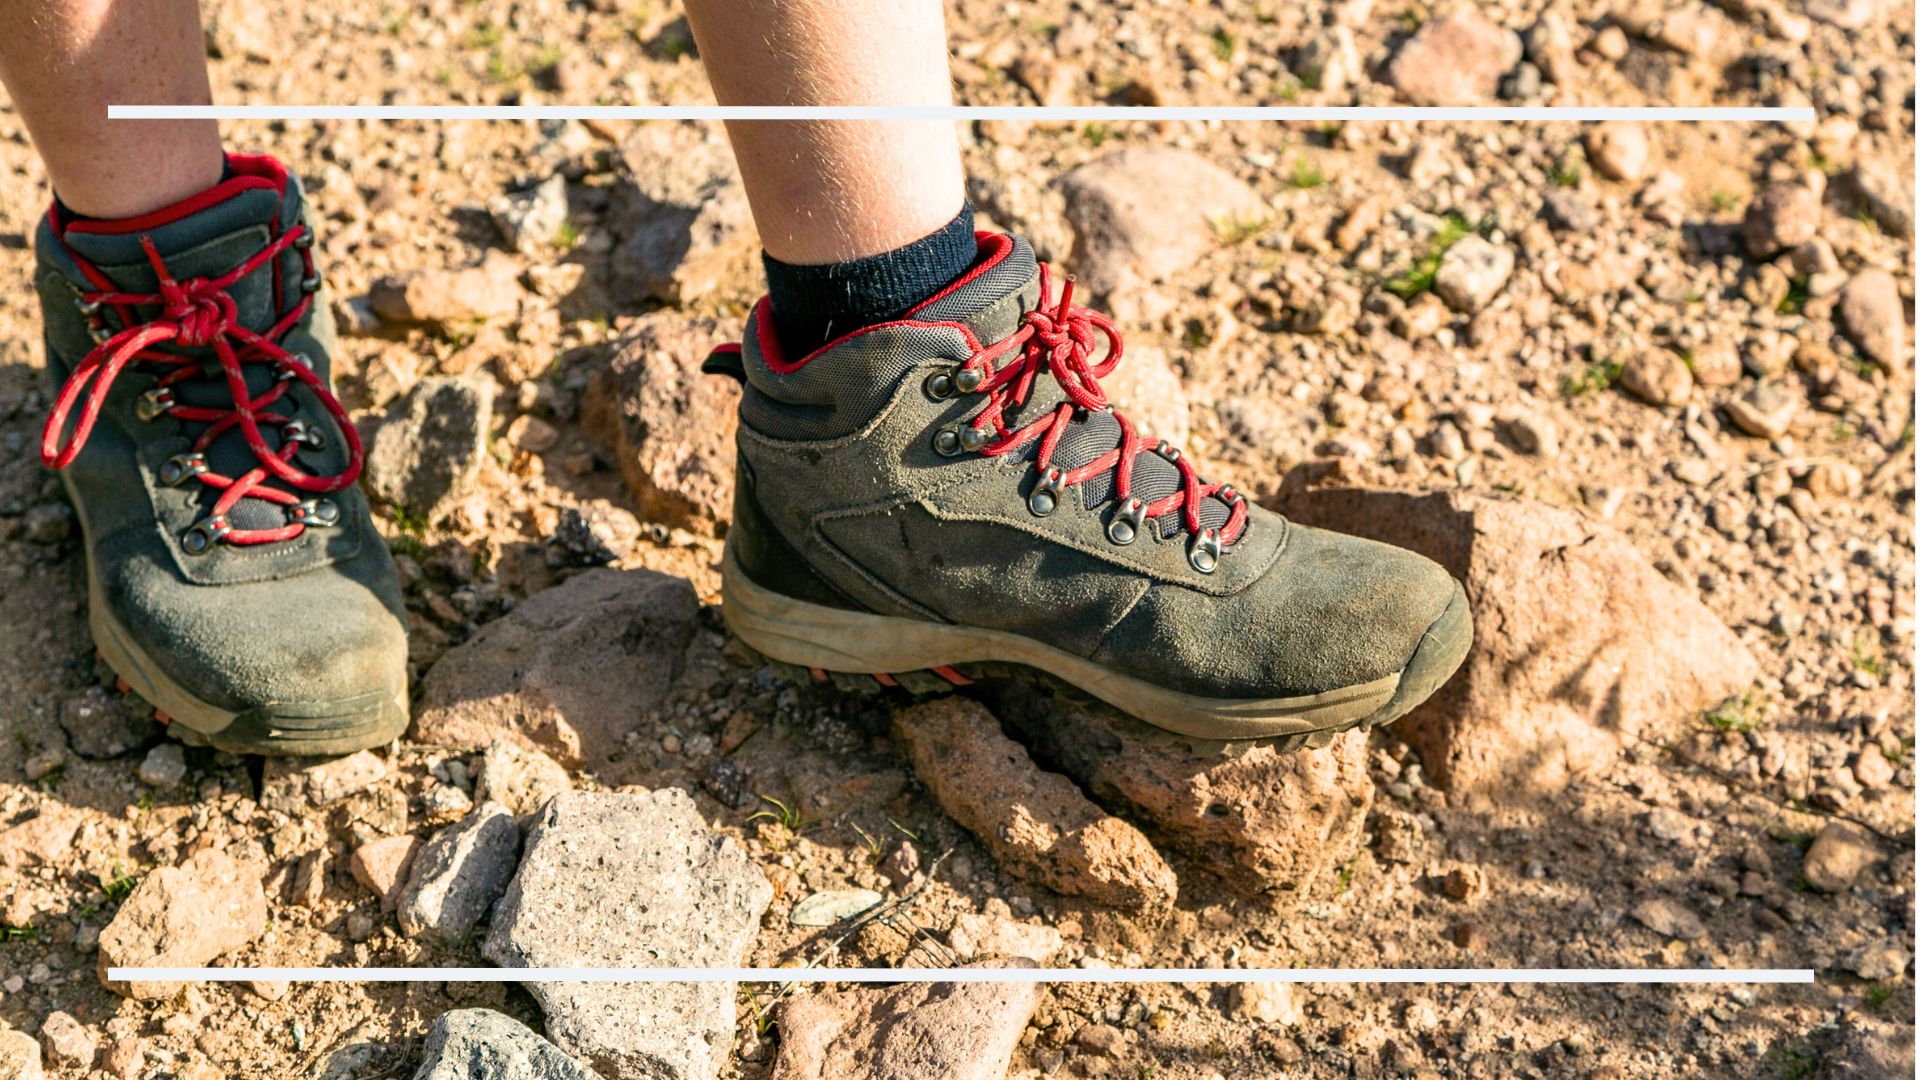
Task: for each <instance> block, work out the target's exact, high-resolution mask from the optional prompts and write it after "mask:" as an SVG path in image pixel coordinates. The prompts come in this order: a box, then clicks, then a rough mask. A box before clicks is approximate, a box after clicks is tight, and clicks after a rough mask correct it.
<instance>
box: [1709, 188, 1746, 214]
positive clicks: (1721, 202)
mask: <svg viewBox="0 0 1920 1080" xmlns="http://www.w3.org/2000/svg"><path fill="white" fill-rule="evenodd" d="M1707 201H1708V202H1709V203H1711V204H1712V205H1713V210H1714V212H1715V213H1717V214H1724V213H1726V212H1727V211H1729V210H1732V209H1734V208H1735V207H1737V206H1739V205H1740V196H1738V195H1735V194H1734V193H1733V192H1731V191H1728V190H1726V189H1725V188H1717V189H1715V191H1714V193H1713V194H1712V195H1709V196H1707Z"/></svg>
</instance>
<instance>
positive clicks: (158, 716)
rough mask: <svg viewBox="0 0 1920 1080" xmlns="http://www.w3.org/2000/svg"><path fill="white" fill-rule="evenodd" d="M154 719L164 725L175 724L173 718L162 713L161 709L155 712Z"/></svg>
mask: <svg viewBox="0 0 1920 1080" xmlns="http://www.w3.org/2000/svg"><path fill="white" fill-rule="evenodd" d="M153 718H154V719H155V720H158V721H160V722H161V723H162V724H171V723H173V717H171V716H168V715H167V714H166V713H163V712H161V711H160V710H159V709H155V710H153Z"/></svg>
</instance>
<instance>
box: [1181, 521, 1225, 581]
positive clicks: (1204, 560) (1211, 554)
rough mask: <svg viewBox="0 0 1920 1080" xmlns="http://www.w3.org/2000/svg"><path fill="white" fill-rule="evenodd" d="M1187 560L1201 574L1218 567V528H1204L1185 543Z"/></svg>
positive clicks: (1209, 572)
mask: <svg viewBox="0 0 1920 1080" xmlns="http://www.w3.org/2000/svg"><path fill="white" fill-rule="evenodd" d="M1187 562H1188V563H1190V564H1192V566H1193V568H1194V569H1195V570H1198V571H1200V572H1201V573H1203V574H1211V573H1213V572H1214V571H1215V570H1218V569H1219V568H1220V530H1219V529H1205V530H1203V531H1201V532H1200V533H1199V534H1198V535H1196V536H1195V537H1194V538H1193V542H1192V543H1191V544H1188V545H1187Z"/></svg>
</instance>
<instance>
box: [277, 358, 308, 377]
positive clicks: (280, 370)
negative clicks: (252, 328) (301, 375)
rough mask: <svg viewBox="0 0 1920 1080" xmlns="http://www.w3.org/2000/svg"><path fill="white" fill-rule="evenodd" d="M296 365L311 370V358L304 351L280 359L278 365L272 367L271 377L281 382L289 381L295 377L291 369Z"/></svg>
mask: <svg viewBox="0 0 1920 1080" xmlns="http://www.w3.org/2000/svg"><path fill="white" fill-rule="evenodd" d="M296 367H303V368H306V369H307V370H308V371H312V370H313V359H312V358H311V357H309V356H308V355H307V354H306V353H294V354H293V355H292V356H289V357H287V358H286V359H285V360H282V361H280V363H279V366H278V367H276V368H275V369H274V372H273V377H274V378H276V379H278V380H280V381H281V382H290V381H292V380H293V379H294V377H295V376H294V374H293V369H294V368H296Z"/></svg>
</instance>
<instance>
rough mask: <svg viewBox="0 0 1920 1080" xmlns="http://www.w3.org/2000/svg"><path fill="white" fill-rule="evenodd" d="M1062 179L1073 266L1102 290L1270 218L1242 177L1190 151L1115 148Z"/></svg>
mask: <svg viewBox="0 0 1920 1080" xmlns="http://www.w3.org/2000/svg"><path fill="white" fill-rule="evenodd" d="M1059 185H1060V190H1061V192H1062V193H1063V194H1065V195H1066V197H1067V221H1068V222H1069V223H1070V224H1071V225H1072V226H1073V233H1074V244H1073V259H1072V264H1073V267H1074V271H1075V273H1076V274H1078V275H1079V280H1080V282H1081V284H1082V286H1084V287H1086V288H1090V289H1092V290H1093V292H1095V293H1097V294H1104V293H1110V292H1113V291H1114V290H1116V289H1123V288H1127V287H1130V286H1135V285H1143V284H1151V283H1153V282H1156V281H1160V280H1163V279H1165V278H1168V277H1171V276H1173V275H1174V274H1176V273H1179V272H1180V271H1181V270H1184V269H1186V268H1187V267H1189V266H1191V265H1193V263H1194V262H1195V261H1196V260H1198V259H1199V258H1200V257H1201V256H1203V255H1205V254H1206V253H1207V252H1209V251H1212V250H1213V249H1214V248H1215V247H1217V246H1219V244H1220V243H1221V241H1222V240H1223V239H1224V238H1227V237H1230V236H1231V235H1233V234H1234V233H1236V232H1239V231H1241V230H1244V229H1249V228H1254V227H1257V226H1260V225H1263V224H1265V223H1266V222H1267V221H1268V220H1270V219H1271V218H1272V217H1273V211H1272V210H1271V209H1270V208H1269V207H1268V206H1267V204H1266V203H1265V202H1264V201H1262V200H1261V198H1260V196H1259V194H1258V193H1257V192H1255V191H1254V190H1253V189H1252V188H1251V187H1248V186H1247V185H1246V183H1244V182H1243V181H1242V180H1241V179H1240V178H1239V177H1237V176H1234V175H1233V174H1232V173H1230V172H1227V171H1226V170H1225V169H1222V168H1221V167H1220V166H1218V165H1215V164H1214V163H1213V162H1211V161H1209V160H1207V159H1206V158H1204V157H1201V156H1200V155H1198V154H1193V153H1189V152H1187V151H1185V150H1169V149H1162V148H1143V147H1129V148H1127V149H1125V150H1117V151H1115V152H1113V153H1111V154H1107V155H1106V156H1104V157H1100V158H1096V159H1094V160H1093V161H1090V162H1088V163H1087V164H1085V165H1082V166H1080V167H1079V168H1077V169H1075V170H1073V171H1072V172H1070V173H1068V174H1066V175H1065V176H1063V177H1061V178H1060V180H1059ZM1122 362H1123V363H1124V361H1122Z"/></svg>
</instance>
